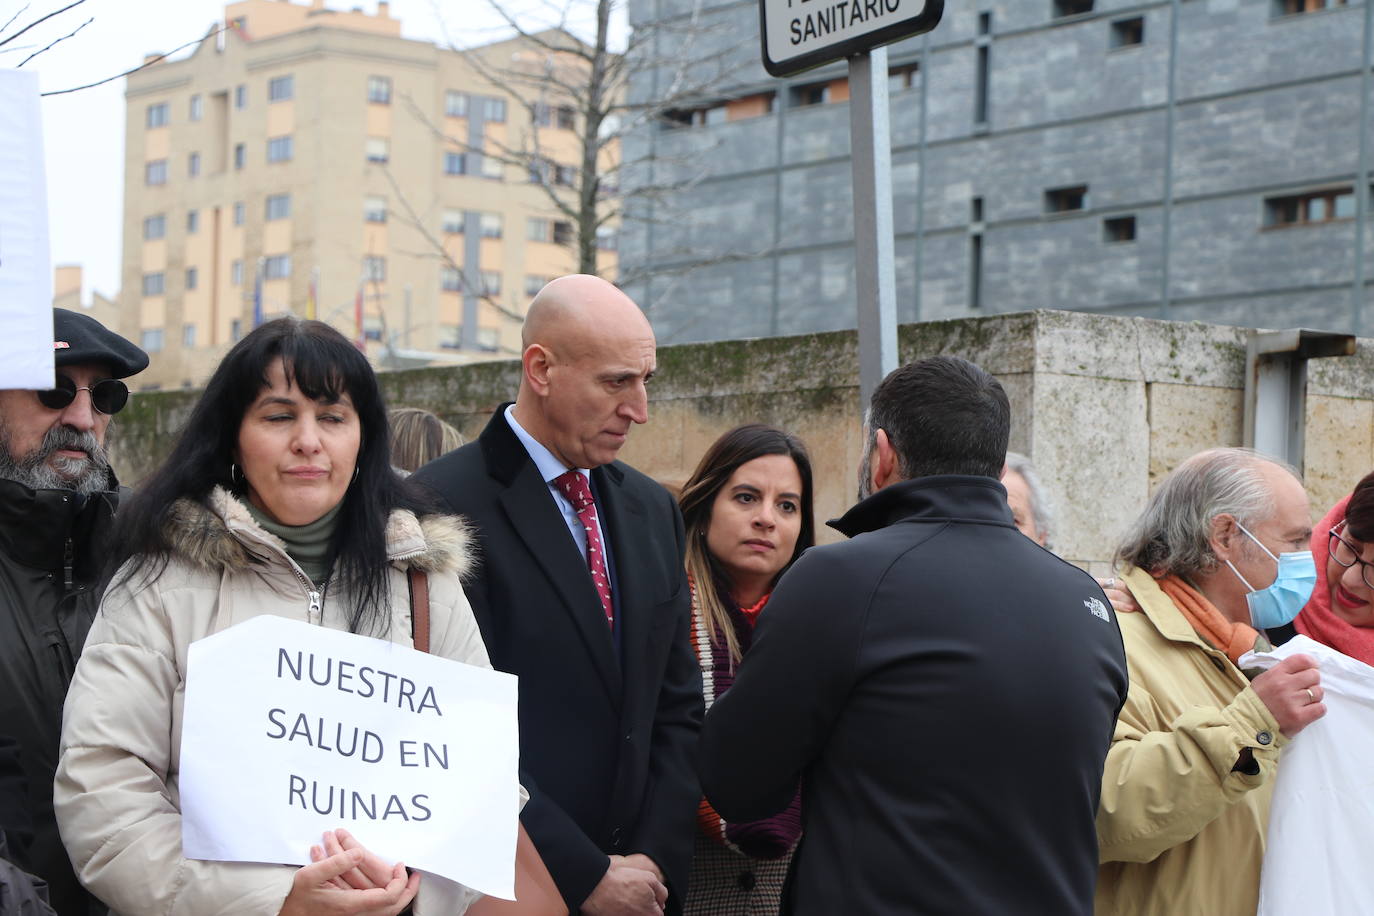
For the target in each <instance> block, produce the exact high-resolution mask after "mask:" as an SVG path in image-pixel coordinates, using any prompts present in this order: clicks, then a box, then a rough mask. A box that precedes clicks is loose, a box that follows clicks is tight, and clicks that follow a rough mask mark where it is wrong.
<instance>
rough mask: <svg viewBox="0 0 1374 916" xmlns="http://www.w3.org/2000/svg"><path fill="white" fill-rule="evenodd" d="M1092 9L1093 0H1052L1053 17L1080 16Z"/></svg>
mask: <svg viewBox="0 0 1374 916" xmlns="http://www.w3.org/2000/svg"><path fill="white" fill-rule="evenodd" d="M1092 11H1093V0H1054V18H1056V19H1062V18H1064V17H1065V16H1081V15H1083V14H1084V13H1091V12H1092Z"/></svg>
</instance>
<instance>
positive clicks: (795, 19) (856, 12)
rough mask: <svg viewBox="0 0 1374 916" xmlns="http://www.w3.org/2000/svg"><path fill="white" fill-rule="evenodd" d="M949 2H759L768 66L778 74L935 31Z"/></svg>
mask: <svg viewBox="0 0 1374 916" xmlns="http://www.w3.org/2000/svg"><path fill="white" fill-rule="evenodd" d="M944 7H945V3H944V0H759V15H760V17H761V23H760V25H761V29H760V31H761V34H762V35H763V66H764V68H765V69H767V70H768V72H769V73H771V74H772V75H773V76H790V75H791V74H793V73H799V72H800V71H802V70H808V69H810V68H811V67H815V66H819V65H820V64H824V63H828V62H829V61H832V60H839V59H841V58H844V57H850V56H852V55H855V54H859V53H861V52H863V51H867V50H869V49H871V48H876V47H878V46H879V45H885V44H890V43H891V42H894V41H899V40H901V39H903V38H907V37H910V36H912V35H920V34H921V33H922V32H929V31H930V30H931V29H933V28H934V27H935V25H936V23H938V22H939V21H940V16H941V15H942V14H943V13H944Z"/></svg>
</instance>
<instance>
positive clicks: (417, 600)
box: [407, 566, 429, 652]
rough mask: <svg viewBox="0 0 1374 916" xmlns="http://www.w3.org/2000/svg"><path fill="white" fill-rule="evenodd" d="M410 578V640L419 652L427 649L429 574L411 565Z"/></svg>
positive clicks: (408, 574) (408, 573)
mask: <svg viewBox="0 0 1374 916" xmlns="http://www.w3.org/2000/svg"><path fill="white" fill-rule="evenodd" d="M407 576H408V577H409V579H410V640H411V642H412V643H414V645H415V648H416V649H418V650H420V651H421V652H428V651H429V576H427V575H425V571H424V570H423V569H416V568H415V567H413V566H412V567H411V568H410V570H409V571H408V572H407Z"/></svg>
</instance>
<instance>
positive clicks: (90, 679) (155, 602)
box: [55, 318, 488, 916]
mask: <svg viewBox="0 0 1374 916" xmlns="http://www.w3.org/2000/svg"><path fill="white" fill-rule="evenodd" d="M387 429H388V426H387V416H386V408H385V405H384V404H383V401H382V395H381V392H380V390H379V389H378V386H377V380H376V376H375V375H374V374H373V371H372V368H371V367H370V366H369V365H368V363H367V360H366V358H365V357H364V356H363V355H362V354H361V353H360V352H358V350H357V349H355V348H354V346H353V345H352V344H351V343H350V342H349V341H348V340H346V339H345V338H344V337H343V336H342V335H341V334H339V332H338V331H335V330H334V329H333V328H331V327H329V326H328V325H326V324H322V323H320V322H317V321H300V320H298V319H294V318H283V319H280V320H277V321H272V322H269V323H267V324H264V325H262V326H261V327H259V328H257V329H256V330H254V331H253V332H252V333H251V334H249V335H248V336H246V337H245V338H243V340H241V341H239V342H238V343H237V344H236V345H235V346H234V347H233V349H231V350H230V351H229V353H228V355H227V356H225V358H224V361H223V362H221V363H220V365H219V368H218V369H216V371H215V374H214V376H213V377H212V378H211V379H210V381H209V383H208V384H207V386H206V388H205V392H204V394H203V395H202V396H201V398H200V401H199V402H198V403H197V404H196V406H195V408H194V409H193V411H192V412H191V416H190V419H189V420H188V421H187V423H186V426H185V428H184V429H183V430H182V432H181V435H180V436H179V438H178V440H177V443H176V445H175V446H174V447H173V448H172V450H171V452H170V454H169V455H168V457H167V459H166V461H164V462H163V464H162V465H161V466H160V467H159V468H158V469H157V470H156V471H154V472H153V474H152V475H151V477H149V478H148V480H147V481H145V482H144V484H143V486H142V489H141V490H140V491H139V492H138V494H137V495H136V496H135V497H134V499H133V500H132V501H131V502H130V503H129V504H128V506H127V507H126V508H125V509H124V512H123V514H122V515H121V516H120V518H119V519H118V520H117V528H116V536H115V537H114V538H113V539H112V541H111V543H112V544H114V545H115V547H114V556H113V557H112V558H111V564H110V572H109V574H108V575H107V585H106V588H105V592H104V596H103V598H102V601H101V612H100V614H99V615H98V616H97V618H96V622H95V624H94V626H93V628H92V629H91V634H90V638H89V640H88V642H87V643H86V650H85V652H84V654H83V656H82V659H81V662H80V663H79V664H78V666H77V669H76V674H75V676H74V678H73V681H72V687H71V692H70V693H69V694H68V697H67V708H66V715H65V721H64V725H63V734H62V757H61V762H60V764H59V766H58V770H57V781H56V790H55V791H56V794H55V799H56V811H57V818H58V822H59V825H60V827H61V830H62V838H63V840H64V842H65V843H66V845H67V850H68V852H69V853H70V854H71V858H72V861H73V863H74V864H75V866H76V869H77V874H78V876H79V877H80V878H81V880H82V882H83V883H84V884H86V886H87V887H89V888H90V889H91V890H92V891H93V892H94V893H95V894H96V895H97V896H99V897H100V898H101V899H102V900H104V901H105V902H106V903H107V904H109V905H110V906H111V907H113V908H114V909H115V910H116V911H119V912H125V913H153V912H158V913H179V914H188V916H198V914H202V913H204V914H209V913H228V912H232V913H241V914H261V916H275V914H281V916H298V914H314V913H367V914H381V916H390V914H395V913H399V912H400V911H402V910H403V909H405V908H406V907H407V906H411V905H412V902H413V904H414V907H415V912H416V913H417V914H419V913H445V914H447V913H459V912H462V911H464V910H465V909H466V908H467V906H468V903H469V902H470V901H471V899H472V898H473V897H474V896H475V895H474V894H473V893H472V892H470V891H468V890H467V889H466V888H463V887H462V886H460V885H457V884H454V883H453V882H450V881H445V880H443V879H441V878H439V877H437V876H435V875H425V876H424V879H423V883H422V882H421V879H420V875H419V874H418V873H416V874H407V871H406V869H405V867H404V866H403V865H402V864H401V863H395V864H394V865H393V864H391V863H387V862H383V861H382V860H381V859H379V858H378V857H377V856H375V855H373V854H372V853H370V852H368V851H367V850H366V849H365V848H363V847H362V846H361V845H359V842H358V841H357V840H354V839H353V838H352V837H351V836H350V835H349V834H347V833H345V832H344V831H342V830H340V831H330V832H327V833H326V834H325V835H324V841H323V842H322V843H321V844H320V846H319V847H318V848H315V849H312V850H310V853H311V858H312V861H313V864H311V865H308V866H305V867H303V868H297V867H295V866H288V865H256V864H251V863H242V862H232V863H229V862H209V861H198V860H191V859H187V858H185V857H184V856H183V855H182V849H181V815H180V810H179V795H178V778H179V755H180V736H181V727H182V721H181V715H182V696H183V692H184V690H185V685H186V657H187V648H188V646H189V644H190V643H191V642H193V641H194V640H197V639H201V638H203V637H205V636H209V635H210V634H212V633H216V632H219V631H221V630H224V629H226V628H228V627H231V626H233V625H234V624H237V623H241V622H243V621H245V620H247V619H249V618H252V617H255V616H258V615H261V614H275V615H278V616H282V617H288V618H292V619H295V620H301V621H305V622H307V623H311V624H316V625H319V626H325V627H331V628H335V629H340V630H347V631H349V632H352V633H361V634H365V635H369V636H373V637H377V638H380V639H385V640H389V641H391V642H395V643H400V644H402V645H406V646H410V645H412V631H411V604H410V594H409V583H408V581H407V577H408V575H409V571H410V570H411V569H418V570H421V571H423V572H425V574H426V575H427V577H428V582H429V608H430V610H429V620H430V651H431V652H433V653H434V654H436V655H442V656H445V657H447V658H451V659H456V660H458V661H463V662H467V663H469V664H474V665H481V666H484V667H486V666H488V661H487V654H486V651H485V649H484V648H483V645H482V640H481V636H480V634H479V633H478V630H477V625H476V623H475V621H474V620H473V617H472V611H471V609H470V608H469V606H468V601H467V598H466V597H465V596H464V594H463V590H462V587H461V585H460V584H459V579H458V577H459V574H460V573H461V572H462V571H463V569H464V568H465V567H466V565H467V563H468V562H469V549H470V548H469V545H468V535H467V533H466V531H465V530H464V529H463V526H462V524H461V522H460V521H459V520H458V519H455V518H451V517H448V516H443V515H438V514H435V513H434V512H433V511H432V510H431V509H430V508H429V507H428V506H427V505H426V504H425V503H424V502H423V501H422V500H421V499H420V498H417V496H416V495H415V494H414V493H412V492H411V490H410V489H409V488H408V486H407V484H406V483H405V482H404V481H403V480H402V479H401V478H400V477H399V476H398V475H397V474H396V473H395V472H393V471H392V469H391V461H390V448H389V443H388V433H387ZM361 839H362V840H364V841H365V840H366V837H362V838H361ZM303 852H304V850H303ZM422 884H423V886H421V885H422ZM417 894H418V896H417Z"/></svg>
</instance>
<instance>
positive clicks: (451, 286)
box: [439, 267, 463, 293]
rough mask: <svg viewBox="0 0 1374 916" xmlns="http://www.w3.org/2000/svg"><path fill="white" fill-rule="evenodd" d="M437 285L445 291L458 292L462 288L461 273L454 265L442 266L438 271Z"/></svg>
mask: <svg viewBox="0 0 1374 916" xmlns="http://www.w3.org/2000/svg"><path fill="white" fill-rule="evenodd" d="M439 286H440V287H441V288H442V289H443V290H444V292H446V293H458V292H462V290H463V274H462V272H461V271H459V270H458V268H456V267H444V268H441V269H440V271H439Z"/></svg>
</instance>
